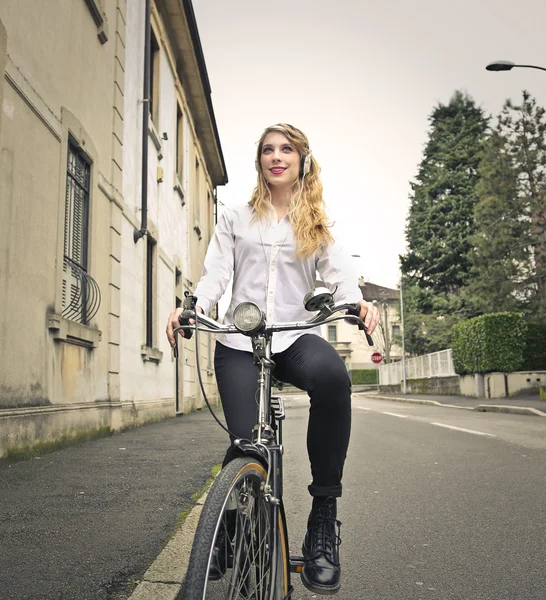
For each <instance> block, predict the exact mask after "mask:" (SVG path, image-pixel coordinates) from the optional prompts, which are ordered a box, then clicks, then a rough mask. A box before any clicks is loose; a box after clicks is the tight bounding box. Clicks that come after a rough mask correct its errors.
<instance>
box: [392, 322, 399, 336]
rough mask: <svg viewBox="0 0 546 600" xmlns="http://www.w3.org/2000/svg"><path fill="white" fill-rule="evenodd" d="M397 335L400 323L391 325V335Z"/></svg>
mask: <svg viewBox="0 0 546 600" xmlns="http://www.w3.org/2000/svg"><path fill="white" fill-rule="evenodd" d="M397 335H400V325H393V326H392V337H393V338H394V337H396V336H397Z"/></svg>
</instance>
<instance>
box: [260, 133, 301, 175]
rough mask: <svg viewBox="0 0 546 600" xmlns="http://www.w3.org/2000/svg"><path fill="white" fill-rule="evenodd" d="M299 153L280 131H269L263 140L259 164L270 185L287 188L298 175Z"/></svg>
mask: <svg viewBox="0 0 546 600" xmlns="http://www.w3.org/2000/svg"><path fill="white" fill-rule="evenodd" d="M300 160H301V157H300V153H299V152H298V150H297V149H296V147H295V146H294V144H292V143H291V142H290V141H288V138H287V137H286V136H285V135H283V134H282V133H281V132H280V131H270V132H269V133H268V134H267V135H266V136H265V138H264V142H263V145H262V153H261V155H260V164H261V167H262V173H263V174H264V177H265V179H266V181H267V182H268V183H269V184H270V185H277V186H289V185H292V184H293V183H294V181H295V180H296V179H297V178H298V177H299V174H300Z"/></svg>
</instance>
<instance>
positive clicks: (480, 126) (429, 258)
mask: <svg viewBox="0 0 546 600" xmlns="http://www.w3.org/2000/svg"><path fill="white" fill-rule="evenodd" d="M429 121H430V132H429V139H428V142H427V144H426V147H425V152H424V158H423V160H422V161H421V164H420V166H419V171H418V174H417V177H416V181H415V182H413V183H412V184H411V187H412V195H411V196H410V200H411V204H410V210H409V216H408V221H407V225H406V240H407V243H408V250H407V254H405V255H404V256H401V266H402V274H403V278H404V290H406V289H408V294H407V295H408V303H407V304H408V306H407V311H406V315H407V317H406V318H407V320H408V323H409V328H410V330H412V331H413V334H414V335H412V336H410V337H409V338H408V350H409V352H411V353H412V354H417V353H422V352H431V351H435V350H441V349H443V348H446V347H448V345H449V341H450V330H451V326H452V325H453V323H454V322H456V320H457V319H458V318H461V316H463V315H464V314H465V306H464V303H463V299H462V298H461V289H462V288H463V286H464V285H465V284H466V282H467V280H468V277H469V271H470V267H471V262H470V259H469V257H468V255H469V251H470V248H471V245H470V241H469V238H470V236H471V235H473V234H474V231H475V226H474V207H475V204H476V202H477V192H476V187H477V183H478V181H479V173H478V167H479V163H480V157H481V152H482V145H483V141H484V139H485V132H486V130H487V119H486V118H485V116H484V113H483V111H482V109H481V108H479V107H477V106H476V104H475V103H474V100H473V99H472V98H470V97H469V96H468V95H466V94H463V93H462V92H456V93H455V94H454V95H453V97H452V98H451V100H450V102H449V104H447V105H443V104H439V105H438V106H437V107H435V108H434V110H433V111H432V114H431V116H430V118H429Z"/></svg>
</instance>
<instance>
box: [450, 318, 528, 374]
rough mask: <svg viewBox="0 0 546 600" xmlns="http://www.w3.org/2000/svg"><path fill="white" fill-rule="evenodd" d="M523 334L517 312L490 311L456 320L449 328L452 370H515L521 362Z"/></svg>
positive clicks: (522, 357) (470, 371)
mask: <svg viewBox="0 0 546 600" xmlns="http://www.w3.org/2000/svg"><path fill="white" fill-rule="evenodd" d="M526 334H527V326H526V324H525V322H524V320H523V316H522V315H520V314H518V313H508V312H504V313H491V314H487V315H482V316H480V317H476V318H475V319H469V320H468V321H463V322H462V323H457V325H455V326H454V327H453V330H452V348H453V366H454V367H455V372H456V373H458V374H459V375H466V374H468V373H491V372H493V371H501V372H511V371H518V370H519V369H521V367H522V366H523V363H524V351H525V337H526Z"/></svg>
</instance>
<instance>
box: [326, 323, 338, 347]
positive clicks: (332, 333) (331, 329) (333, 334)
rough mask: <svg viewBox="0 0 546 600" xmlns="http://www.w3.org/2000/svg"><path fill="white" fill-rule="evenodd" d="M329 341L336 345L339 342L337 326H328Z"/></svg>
mask: <svg viewBox="0 0 546 600" xmlns="http://www.w3.org/2000/svg"><path fill="white" fill-rule="evenodd" d="M328 341H329V342H332V343H335V342H337V326H336V325H328Z"/></svg>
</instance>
